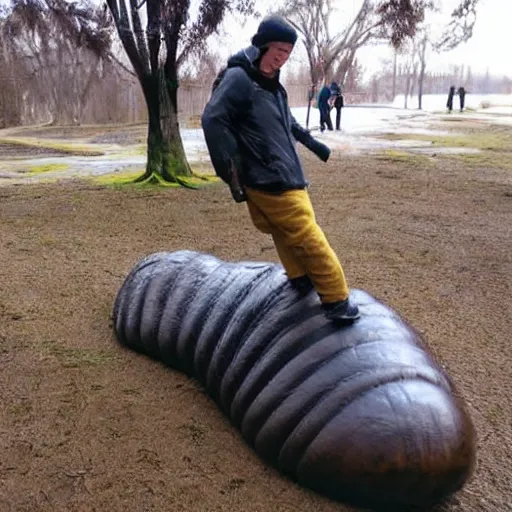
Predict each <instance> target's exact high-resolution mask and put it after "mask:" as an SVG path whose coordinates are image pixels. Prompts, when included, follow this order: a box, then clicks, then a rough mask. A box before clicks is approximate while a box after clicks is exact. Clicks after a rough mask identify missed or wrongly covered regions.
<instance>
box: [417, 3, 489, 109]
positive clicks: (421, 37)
mask: <svg viewBox="0 0 512 512" xmlns="http://www.w3.org/2000/svg"><path fill="white" fill-rule="evenodd" d="M478 2H479V0H461V1H460V4H459V5H458V7H457V8H456V9H454V10H453V11H452V13H451V16H450V21H449V22H448V23H447V24H446V26H445V27H444V28H443V30H442V33H441V36H440V37H439V38H437V39H433V38H432V37H431V35H430V32H431V30H430V27H429V25H428V24H426V23H422V24H421V27H420V30H418V32H417V35H416V36H415V48H416V50H417V51H416V58H417V60H418V61H419V66H420V74H419V78H418V108H419V109H421V108H422V103H423V101H422V98H423V81H424V78H425V70H426V67H427V49H428V48H429V47H431V48H432V49H433V50H434V51H436V52H443V51H449V50H453V49H454V48H456V47H457V46H458V45H459V44H461V43H464V42H466V41H468V40H469V39H470V38H471V37H472V35H473V27H474V25H475V22H476V8H477V5H478ZM461 75H463V71H462V72H461Z"/></svg>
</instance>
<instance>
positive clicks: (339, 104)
mask: <svg viewBox="0 0 512 512" xmlns="http://www.w3.org/2000/svg"><path fill="white" fill-rule="evenodd" d="M331 96H332V97H333V98H334V102H333V104H334V108H335V109H336V130H339V129H340V122H341V109H342V108H343V107H344V106H345V102H344V100H343V94H342V92H341V88H340V86H339V85H338V84H337V83H336V82H333V83H332V84H331Z"/></svg>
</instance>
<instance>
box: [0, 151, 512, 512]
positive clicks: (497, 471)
mask: <svg viewBox="0 0 512 512" xmlns="http://www.w3.org/2000/svg"><path fill="white" fill-rule="evenodd" d="M302 155H303V157H304V162H305V167H306V171H307V174H308V177H309V179H310V180H311V189H310V192H311V195H312V199H313V202H314V205H315V207H316V212H317V217H318V221H319V223H320V224H321V225H322V226H323V227H324V229H325V231H326V233H327V235H328V237H329V239H330V241H331V243H332V245H333V247H334V248H335V250H336V251H337V253H338V254H339V256H340V258H341V261H342V263H343V265H344V268H345V271H346V274H347V277H348V279H349V284H350V285H351V286H352V287H355V288H362V289H365V290H367V291H369V292H370V293H372V294H373V295H374V296H376V297H379V298H381V299H383V300H384V301H386V302H387V303H388V304H390V305H391V306H392V307H394V308H395V309H396V310H397V311H399V312H400V313H401V314H402V315H403V316H404V317H405V318H406V319H407V320H408V321H409V322H410V323H411V324H412V325H414V326H415V327H416V328H417V329H418V330H419V331H420V332H421V333H422V334H423V335H424V337H425V339H426V341H427V343H428V344H429V346H430V347H431V348H432V351H433V352H434V353H435V354H436V356H437V357H438V358H439V359H440V360H441V362H442V363H443V365H444V366H445V367H446V369H447V371H448V373H449V374H450V375H451V376H452V378H453V380H454V381H455V383H456V385H457V386H458V388H459V390H460V393H461V394H462V395H463V397H464V398H465V399H466V400H467V403H468V407H469V410H470V413H471V416H472V418H473V420H474V423H475V426H476V429H477V433H478V465H477V469H476V472H475V474H474V476H473V478H472V479H471V481H470V482H469V483H468V485H467V486H466V487H465V488H464V489H463V490H462V491H461V492H460V493H458V494H457V495H456V496H454V497H453V498H452V499H451V500H450V502H449V503H448V504H447V505H444V506H443V507H440V508H438V510H443V511H445V512H476V511H484V512H494V511H496V512H503V511H507V510H512V490H511V487H512V484H511V482H512V465H511V462H510V461H511V459H512V395H511V392H510V390H511V389H512V350H511V342H512V338H511V334H512V301H511V283H512V279H511V276H512V175H511V172H512V171H510V170H507V169H504V168H493V167H492V166H491V167H489V166H487V167H479V166H478V165H468V164H467V162H465V161H464V160H462V159H461V160H457V159H450V160H447V159H443V158H436V157H434V158H428V159H427V158H425V159H419V160H418V159H411V160H408V159H407V158H403V157H401V158H400V159H395V160H393V159H392V158H380V157H378V156H359V157H347V156H345V155H343V153H342V152H338V153H337V154H334V155H333V157H332V158H331V160H330V162H329V163H328V164H322V163H321V162H320V161H318V160H316V159H315V158H314V157H311V156H308V155H306V153H304V152H302ZM178 249H193V250H199V251H205V252H209V253H212V254H214V255H216V256H218V257H220V258H223V259H226V260H231V261H236V260H242V259H243V260H247V259H253V260H266V261H277V256H276V253H275V252H274V249H273V246H272V243H271V240H270V239H269V238H267V237H266V236H265V235H263V234H260V233H258V232H257V231H256V230H255V229H254V228H253V227H252V226H251V224H250V221H249V217H248V215H247V213H246V209H245V206H244V205H237V204H235V203H233V202H232V201H231V199H230V196H229V194H228V191H227V190H226V188H225V187H224V186H222V185H221V184H217V185H211V186H208V187H205V188H203V189H201V190H199V191H192V190H184V189H156V188H141V189H134V188H131V189H128V188H122V189H121V188H104V187H100V186H98V185H94V184H91V183H89V182H87V181H74V180H67V181H62V182H58V183H55V184H34V185H23V186H12V185H9V186H4V187H1V188H0V262H1V265H0V390H1V395H0V396H1V400H0V511H1V512H33V511H37V512H39V511H41V512H47V511H48V512H56V511H70V512H92V511H96V512H107V511H108V512H117V511H119V512H126V511H129V512H132V511H133V512H145V511H160V512H167V511H185V512H191V511H198V512H206V511H226V512H227V511H229V512H242V511H244V512H280V511H282V512H285V511H286V512H292V511H293V512H306V511H307V512H310V511H318V512H328V511H329V512H334V511H336V512H341V511H348V510H351V509H349V508H348V507H346V506H344V505H343V504H340V503H335V502H332V501H329V500H327V499H325V498H323V497H321V496H319V495H317V494H315V493H313V492H310V491H308V490H305V489H302V488H299V487H298V486H296V485H294V484H293V483H292V482H290V481H288V480H287V479H286V478H283V477H281V476H280V475H279V474H278V473H277V472H276V471H275V470H274V469H272V468H270V467H267V466H265V465H264V464H263V463H262V462H261V461H260V460H259V458H258V457H257V455H256V454H255V453H254V452H253V451H252V449H251V448H249V447H248V446H247V445H246V444H245V443H244V441H243V440H242V438H241V436H240V435H239V434H238V432H237V431H236V430H234V429H233V428H232V427H231V425H230V424H229V422H228V421H227V420H226V418H225V417H224V416H223V415H222V414H221V412H220V411H219V409H217V407H216V406H215V405H214V404H213V403H212V402H211V401H210V400H209V398H208V397H207V396H205V394H204V393H203V392H202V391H201V389H199V388H198V387H197V386H196V385H195V384H194V382H192V381H191V380H189V379H188V378H186V377H184V376H183V375H181V374H179V373H177V372H174V371H172V370H170V369H167V368H165V367H164V366H163V365H160V364H158V363H156V362H154V361H151V360H150V359H148V358H146V357H144V356H141V355H137V354H135V353H133V352H131V351H129V350H127V349H124V348H122V347H121V346H119V344H118V343H117V342H116V340H115V339H114V337H113V334H112V330H111V324H110V313H111V308H112V305H113V302H114V298H115V295H116V293H117V291H118V289H119V287H120V286H121V283H122V281H123V279H124V277H125V276H126V274H127V273H128V271H129V270H130V269H131V268H132V266H133V265H134V264H135V263H136V262H137V261H138V260H139V259H140V258H141V257H143V256H145V255H147V254H149V253H152V252H155V251H161V250H167V251H173V250H178Z"/></svg>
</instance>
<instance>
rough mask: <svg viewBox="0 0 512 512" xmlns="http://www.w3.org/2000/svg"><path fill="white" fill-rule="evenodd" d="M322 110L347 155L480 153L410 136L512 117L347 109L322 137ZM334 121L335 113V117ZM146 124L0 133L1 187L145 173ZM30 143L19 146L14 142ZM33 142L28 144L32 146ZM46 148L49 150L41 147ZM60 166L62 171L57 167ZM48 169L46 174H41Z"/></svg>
mask: <svg viewBox="0 0 512 512" xmlns="http://www.w3.org/2000/svg"><path fill="white" fill-rule="evenodd" d="M293 113H294V115H295V116H296V118H297V120H298V121H299V122H301V123H302V124H305V120H306V109H304V108H298V109H293ZM317 117H318V110H316V109H312V110H311V113H310V120H311V123H310V128H311V130H312V133H313V135H315V136H316V137H318V138H319V139H320V140H323V141H324V142H325V143H326V144H328V145H329V146H330V147H331V148H334V149H339V150H343V151H344V152H345V153H346V154H353V155H358V154H366V153H372V152H382V151H384V150H386V149H400V150H406V151H410V152H417V153H423V154H430V153H433V152H435V153H436V154H440V153H446V154H459V153H471V152H473V153H474V152H478V149H475V148H461V147H453V148H450V147H443V148H435V150H434V149H432V150H431V146H432V145H431V143H429V142H428V141H424V140H411V139H410V134H418V135H426V134H430V135H447V134H452V135H453V134H454V131H453V129H452V130H450V131H447V130H442V129H440V128H439V125H440V122H442V121H443V120H446V119H449V120H450V121H451V122H452V123H456V122H457V121H458V120H461V121H462V122H464V121H466V120H468V119H473V120H477V121H479V122H484V123H485V122H488V123H493V124H500V123H501V124H506V123H510V122H511V120H512V115H511V116H508V115H500V114H495V115H492V114H483V113H479V112H465V113H464V114H461V115H457V114H453V115H451V116H447V115H445V114H435V113H429V112H419V111H414V110H409V111H407V110H403V109H397V108H386V107H372V106H367V107H347V108H345V109H344V110H343V117H342V126H341V128H342V129H341V131H332V132H329V131H326V132H324V133H323V134H321V133H320V132H319V130H318V126H317V125H315V123H316V122H317V119H316V118H317ZM332 117H333V119H334V115H333V116H332ZM146 129H147V128H146V126H145V125H143V124H140V125H130V126H106V127H103V129H102V133H100V134H99V133H98V128H97V127H87V126H84V127H66V128H60V127H33V128H15V129H10V130H1V131H0V184H2V183H4V184H5V183H30V182H33V181H41V180H46V181H48V180H54V179H62V178H76V177H85V176H100V175H104V174H110V173H118V172H126V171H137V170H140V172H141V173H142V172H143V170H144V167H145V164H146V156H145V138H146ZM384 134H394V135H400V134H407V135H408V137H409V138H404V139H403V140H400V138H396V137H395V138H394V140H386V139H383V138H382V137H381V136H382V135H384ZM182 138H183V144H184V147H185V151H186V153H187V157H188V159H189V161H190V163H191V164H192V165H193V166H194V165H199V166H203V165H209V157H208V154H207V149H206V145H205V142H204V137H203V134H202V131H201V130H200V129H197V128H195V129H187V128H184V129H183V130H182ZM63 141H65V142H66V144H67V147H68V149H70V148H71V149H72V148H75V149H77V150H80V149H82V150H84V151H94V152H97V153H102V154H101V155H100V156H83V155H79V156H71V155H69V154H67V153H62V152H61V151H59V149H58V148H59V145H62V143H63ZM21 142H22V143H23V144H25V145H19V144H18V145H15V144H14V143H21ZM27 144H28V145H27ZM41 145H44V146H41ZM55 166H58V169H55V170H54V169H53V168H54V167H55ZM41 168H44V172H37V171H38V170H40V169H41Z"/></svg>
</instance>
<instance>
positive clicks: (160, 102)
mask: <svg viewBox="0 0 512 512" xmlns="http://www.w3.org/2000/svg"><path fill="white" fill-rule="evenodd" d="M166 82H167V81H166V80H165V76H164V71H163V69H159V72H158V74H157V76H154V75H152V76H150V77H147V78H146V79H145V80H144V81H141V84H142V89H143V92H144V98H145V100H146V105H147V107H148V141H147V144H148V150H147V164H146V172H145V173H144V174H143V175H142V176H140V177H139V178H137V180H136V181H138V182H140V181H150V182H161V181H164V182H168V183H180V184H182V185H184V183H183V182H182V181H181V180H180V177H186V176H192V171H191V169H190V166H189V165H188V162H187V157H186V155H185V150H184V148H183V142H182V139H181V134H180V130H179V124H178V113H177V103H178V101H177V94H176V93H175V94H174V97H172V96H171V97H169V92H168V91H169V85H168V84H167V83H166Z"/></svg>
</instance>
